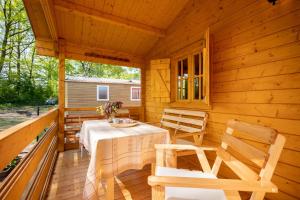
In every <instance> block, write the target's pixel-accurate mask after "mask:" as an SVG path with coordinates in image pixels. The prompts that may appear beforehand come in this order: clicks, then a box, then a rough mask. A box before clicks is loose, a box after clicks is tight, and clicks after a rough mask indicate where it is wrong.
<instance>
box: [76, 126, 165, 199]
mask: <svg viewBox="0 0 300 200" xmlns="http://www.w3.org/2000/svg"><path fill="white" fill-rule="evenodd" d="M169 142H170V136H169V131H168V130H167V129H163V128H160V127H157V126H153V125H150V124H147V123H143V122H137V123H136V125H135V126H133V127H114V126H112V124H111V123H109V122H108V121H107V120H88V121H84V122H83V123H82V127H81V130H80V144H81V145H83V147H84V148H85V149H86V150H87V152H88V153H89V154H90V162H89V166H88V170H87V175H86V182H85V186H84V189H83V199H100V196H101V195H102V196H103V186H102V185H103V184H104V186H105V194H104V195H105V199H106V200H113V199H114V177H115V176H117V175H118V174H120V173H122V172H124V171H126V170H129V169H142V168H143V167H144V166H145V165H146V164H150V163H152V164H153V163H155V154H156V152H155V147H154V146H155V144H165V143H169ZM101 191H102V192H101Z"/></svg>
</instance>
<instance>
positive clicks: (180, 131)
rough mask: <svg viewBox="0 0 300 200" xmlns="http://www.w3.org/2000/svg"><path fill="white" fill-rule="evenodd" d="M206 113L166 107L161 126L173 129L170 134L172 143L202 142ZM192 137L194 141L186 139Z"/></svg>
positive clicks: (199, 143)
mask: <svg viewBox="0 0 300 200" xmlns="http://www.w3.org/2000/svg"><path fill="white" fill-rule="evenodd" d="M207 116H208V115H207V114H206V113H205V112H201V111H192V110H178V109H170V108H166V109H164V111H163V115H162V118H161V122H160V124H161V126H163V127H166V128H169V129H173V130H174V133H173V134H172V135H171V140H172V143H173V144H195V145H197V146H200V145H201V144H202V140H203V135H204V134H205V127H206V122H207ZM187 137H193V139H194V143H192V142H189V141H188V140H186V138H187Z"/></svg>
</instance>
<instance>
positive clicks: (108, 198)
mask: <svg viewBox="0 0 300 200" xmlns="http://www.w3.org/2000/svg"><path fill="white" fill-rule="evenodd" d="M114 189H115V188H114V177H111V178H108V179H106V193H105V200H114V192H115V191H114Z"/></svg>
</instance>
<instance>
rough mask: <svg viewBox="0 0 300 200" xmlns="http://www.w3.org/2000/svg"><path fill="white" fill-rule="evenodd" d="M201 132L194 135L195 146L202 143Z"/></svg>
mask: <svg viewBox="0 0 300 200" xmlns="http://www.w3.org/2000/svg"><path fill="white" fill-rule="evenodd" d="M203 135H204V134H203V133H201V134H199V135H194V136H193V137H194V141H195V144H196V145H197V146H201V145H202V141H203Z"/></svg>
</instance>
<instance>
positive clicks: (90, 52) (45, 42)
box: [36, 38, 144, 68]
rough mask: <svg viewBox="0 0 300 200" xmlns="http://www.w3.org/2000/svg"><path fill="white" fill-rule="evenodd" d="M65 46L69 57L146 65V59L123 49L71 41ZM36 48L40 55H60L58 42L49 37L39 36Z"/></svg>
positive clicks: (138, 65)
mask: <svg viewBox="0 0 300 200" xmlns="http://www.w3.org/2000/svg"><path fill="white" fill-rule="evenodd" d="M64 48H65V57H66V58H67V59H73V60H80V61H88V62H95V63H102V64H113V65H121V66H128V67H138V68H140V67H142V66H143V65H144V59H142V58H141V57H139V56H135V55H132V54H128V53H125V52H121V51H115V50H111V49H104V48H99V47H88V46H84V45H82V44H75V43H71V42H65V45H64ZM36 50H37V53H38V54H39V55H43V56H51V57H57V56H58V52H57V42H54V41H52V40H49V39H44V38H37V39H36Z"/></svg>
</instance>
